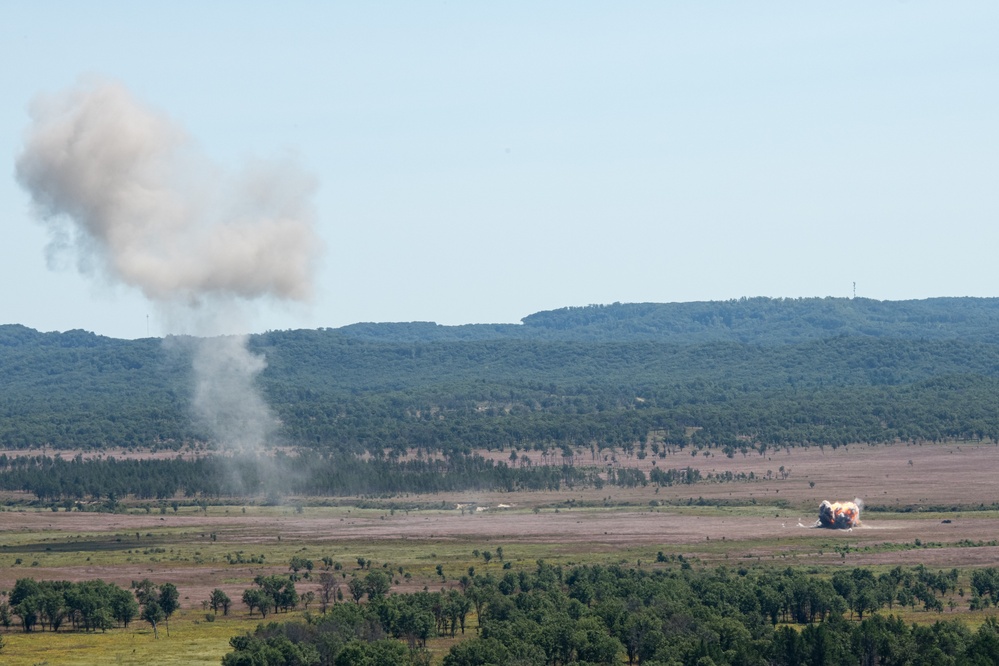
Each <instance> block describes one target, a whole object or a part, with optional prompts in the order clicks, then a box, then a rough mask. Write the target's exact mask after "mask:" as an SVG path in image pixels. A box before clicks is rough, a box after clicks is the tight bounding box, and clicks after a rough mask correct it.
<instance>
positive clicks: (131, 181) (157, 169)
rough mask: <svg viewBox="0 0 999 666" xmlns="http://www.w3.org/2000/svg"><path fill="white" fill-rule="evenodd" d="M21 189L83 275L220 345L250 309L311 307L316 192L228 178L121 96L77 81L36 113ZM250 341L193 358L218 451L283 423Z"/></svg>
mask: <svg viewBox="0 0 999 666" xmlns="http://www.w3.org/2000/svg"><path fill="white" fill-rule="evenodd" d="M30 116H31V124H30V126H29V127H28V130H27V132H26V135H25V141H24V149H23V151H22V152H21V154H20V155H19V156H18V158H17V162H16V167H15V172H16V177H17V180H18V182H19V183H20V184H21V186H22V187H24V189H25V190H27V191H28V193H29V194H30V195H31V199H32V202H33V205H34V208H35V211H36V213H37V215H38V217H39V218H40V219H41V220H43V221H44V222H45V223H46V224H47V226H48V228H49V230H50V231H51V234H52V242H51V244H50V248H49V249H50V252H53V251H59V250H66V249H69V250H70V251H75V255H76V259H77V265H78V267H79V269H80V270H81V271H82V272H85V273H91V274H92V273H97V274H100V275H102V276H103V277H104V278H106V279H107V280H109V281H110V282H112V283H121V284H125V285H128V286H131V287H135V288H138V289H140V290H141V291H142V293H143V294H144V295H145V296H146V297H147V298H149V299H150V300H151V301H152V302H153V303H155V304H156V305H157V306H158V307H159V309H160V311H161V313H162V314H163V315H164V316H165V317H167V318H168V319H174V320H179V319H178V313H179V314H180V316H182V317H183V320H184V321H185V322H187V324H188V325H191V326H192V327H193V329H194V331H193V332H194V333H195V334H197V335H205V336H212V335H215V334H216V333H217V331H218V326H219V324H220V321H221V319H222V318H228V317H231V316H233V315H234V313H235V312H237V311H239V310H240V309H241V307H245V306H247V305H248V304H251V303H253V302H258V301H260V300H268V301H297V302H306V301H308V300H309V298H310V297H311V295H312V291H313V273H314V271H315V268H316V264H317V261H318V258H319V253H320V251H321V243H320V242H319V240H318V238H317V236H316V233H315V231H314V226H315V213H314V210H313V204H312V197H313V195H314V193H315V190H316V186H317V183H316V180H315V178H313V177H312V176H311V175H309V174H307V173H305V172H304V171H303V170H302V169H301V168H299V167H298V166H297V165H296V164H295V163H294V161H293V160H291V159H281V160H275V161H271V162H265V161H257V162H253V163H250V164H248V165H247V166H245V167H244V168H243V169H241V170H239V171H237V172H227V171H225V170H223V169H221V168H219V167H218V166H217V165H215V164H214V163H212V162H211V160H209V159H208V158H207V157H205V156H204V155H203V154H202V153H201V152H200V150H199V149H198V146H197V145H196V144H195V142H194V141H193V140H192V139H191V138H190V137H189V136H188V135H187V133H186V132H185V131H184V130H183V129H181V128H180V127H179V126H178V125H177V124H176V123H174V122H173V121H172V120H170V119H169V118H167V117H166V116H165V115H163V114H162V113H160V112H157V111H155V110H153V109H150V108H148V107H147V106H145V105H144V104H142V103H141V102H139V101H138V100H137V99H135V97H133V95H132V94H131V93H130V92H129V91H128V90H127V89H126V88H125V87H124V86H122V85H121V84H119V83H116V82H113V81H106V80H91V81H86V82H81V83H80V84H79V85H77V86H75V87H74V88H72V89H70V90H68V91H65V92H62V93H60V94H56V95H50V96H39V97H38V98H36V99H35V100H34V101H33V102H32V104H31V106H30ZM265 365H266V364H265V361H264V359H263V358H262V357H259V356H256V355H254V354H252V353H251V352H250V351H249V350H248V349H247V347H246V338H245V337H207V338H205V339H203V340H201V341H200V345H199V346H198V348H197V349H196V350H195V351H194V364H193V367H194V372H195V394H194V412H195V414H196V416H197V417H198V420H199V422H200V423H202V424H203V425H204V426H205V427H207V428H209V429H210V430H211V432H212V433H213V435H214V436H215V437H216V438H217V439H218V440H220V441H223V442H225V443H228V444H231V445H235V446H238V447H243V448H250V449H253V448H255V447H256V446H258V445H259V444H260V443H261V442H262V441H263V440H265V439H266V437H267V436H268V434H269V433H270V432H271V431H272V428H273V425H274V419H273V416H272V415H271V414H270V412H269V410H268V409H267V406H266V404H265V403H264V401H263V399H262V398H261V397H260V396H259V394H258V393H257V392H256V390H255V389H254V387H253V382H254V378H255V377H256V376H257V374H258V373H259V372H260V371H262V370H263V368H264V367H265Z"/></svg>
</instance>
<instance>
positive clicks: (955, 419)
mask: <svg viewBox="0 0 999 666" xmlns="http://www.w3.org/2000/svg"><path fill="white" fill-rule="evenodd" d="M191 342H192V341H191V340H190V339H185V338H167V339H166V340H158V339H144V340H134V341H128V340H116V339H110V338H105V337H101V336H97V335H94V334H91V333H87V332H83V331H69V332H66V333H40V332H37V331H34V330H32V329H28V328H25V327H23V326H18V325H7V326H0V376H2V377H3V378H4V381H3V385H2V387H0V446H3V447H7V448H26V447H37V446H47V447H50V448H54V449H59V448H85V449H101V448H105V447H138V446H144V447H145V446H172V447H179V446H182V445H183V444H186V443H190V442H200V441H204V440H206V439H208V435H207V434H206V433H204V432H201V431H199V430H198V429H197V428H196V427H195V426H194V425H193V420H192V419H191V418H190V413H189V404H190V400H191V393H192V380H191V377H190V370H189V369H190V365H191V364H190V359H191V353H192V351H191V350H192V346H193V345H192V344H191ZM249 346H250V348H251V350H253V351H254V352H255V353H258V354H261V355H263V356H264V357H265V358H266V361H267V367H266V369H265V370H264V371H263V372H262V373H261V374H260V376H259V377H258V378H257V383H258V385H259V387H260V389H261V392H262V393H263V395H264V396H265V398H266V400H267V402H268V403H269V404H270V406H271V408H272V409H273V410H274V412H275V415H276V416H277V418H278V419H279V420H280V423H281V428H280V430H279V432H278V433H277V436H276V437H277V438H276V440H275V443H281V444H290V445H298V446H306V447H311V448H318V449H320V450H324V451H330V452H339V453H346V454H353V453H362V452H365V451H370V452H378V453H379V454H380V452H382V451H384V450H386V449H397V450H399V451H403V450H406V449H409V448H412V447H417V448H424V449H427V450H430V451H439V452H444V453H447V454H466V453H468V452H470V451H471V450H473V449H477V448H499V447H506V446H517V447H520V448H551V447H556V448H557V447H589V446H590V445H593V444H596V445H607V446H632V445H635V444H636V443H637V442H641V441H644V440H645V439H646V438H647V437H649V435H650V433H655V434H656V437H658V438H659V440H660V441H661V442H663V445H664V446H677V447H685V446H696V447H702V446H717V447H720V448H723V449H727V450H729V451H732V450H735V449H740V448H747V447H753V448H758V447H760V446H763V445H767V446H771V445H795V444H810V443H814V444H825V445H833V446H837V445H840V444H846V443H849V442H855V441H866V442H880V441H892V440H896V439H903V440H915V439H920V440H936V439H944V438H975V439H980V438H990V439H999V401H996V400H995V398H994V396H995V395H996V390H997V388H999V299H972V298H943V299H929V300H923V301H903V302H880V301H872V300H865V299H833V298H825V299H760V298H754V299H742V300H737V301H727V302H715V303H676V304H623V305H620V304H615V305H609V306H590V307H584V308H565V309H563V310H555V311H551V312H543V313H537V314H533V315H530V316H528V317H525V318H524V320H523V323H522V324H495V325H467V326H438V325H436V324H428V323H411V324H355V325H352V326H346V327H343V328H341V329H319V330H292V331H272V332H268V333H265V334H261V335H255V336H251V337H250V340H249Z"/></svg>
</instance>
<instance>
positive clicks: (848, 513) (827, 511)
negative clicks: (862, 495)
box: [818, 501, 860, 530]
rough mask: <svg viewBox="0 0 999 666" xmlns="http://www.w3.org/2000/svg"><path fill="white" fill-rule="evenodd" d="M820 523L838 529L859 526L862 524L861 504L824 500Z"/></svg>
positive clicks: (820, 512) (820, 511)
mask: <svg viewBox="0 0 999 666" xmlns="http://www.w3.org/2000/svg"><path fill="white" fill-rule="evenodd" d="M818 524H819V525H820V526H822V527H831V528H833V529H837V530H845V529H850V528H852V527H857V526H858V525H860V506H859V505H858V504H857V503H856V502H828V501H825V502H822V504H820V505H819V522H818Z"/></svg>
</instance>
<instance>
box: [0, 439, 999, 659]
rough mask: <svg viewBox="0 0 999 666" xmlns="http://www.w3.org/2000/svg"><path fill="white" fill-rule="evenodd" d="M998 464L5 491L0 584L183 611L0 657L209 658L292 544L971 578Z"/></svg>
mask: <svg viewBox="0 0 999 666" xmlns="http://www.w3.org/2000/svg"><path fill="white" fill-rule="evenodd" d="M496 455H499V454H496ZM504 457H505V456H504ZM589 458H590V456H589V455H586V456H582V455H581V456H579V460H577V464H601V465H602V464H604V461H603V459H602V457H601V458H598V459H596V460H593V461H591V460H589ZM652 462H653V460H652V458H651V457H649V458H645V459H644V460H638V459H637V457H634V458H626V457H624V456H622V455H620V454H618V456H617V460H616V461H615V462H614V463H613V464H616V465H618V466H636V467H644V468H646V470H648V469H649V468H651V466H652ZM997 462H999V449H997V448H996V447H994V446H988V445H978V444H968V443H961V444H942V445H928V444H927V445H923V446H911V445H910V446H905V445H894V446H879V447H868V446H857V445H853V446H850V447H841V448H839V449H836V450H833V449H830V448H826V449H817V448H812V449H791V450H787V451H783V450H782V451H778V452H772V453H770V454H769V455H768V456H759V455H756V456H752V455H750V456H745V457H744V456H742V455H741V454H739V455H736V456H735V457H733V458H727V457H723V456H716V455H710V456H707V457H705V456H703V455H701V456H698V457H693V456H690V455H689V454H687V455H683V456H681V455H672V456H667V457H666V458H658V459H656V460H655V463H656V465H658V466H661V467H666V468H670V467H683V466H687V465H690V466H693V467H697V468H698V469H700V470H701V471H702V473H703V474H705V475H706V474H707V473H709V472H711V473H713V474H718V473H724V472H733V474H740V473H746V474H748V473H749V472H753V474H754V478H755V479H757V480H754V481H737V482H728V483H699V484H695V485H691V486H674V487H670V488H659V489H657V488H655V487H654V486H651V485H649V486H645V487H636V488H618V487H611V486H605V487H604V488H602V489H599V490H598V489H565V490H561V491H558V492H545V493H524V494H519V493H518V494H510V493H478V494H441V495H432V496H417V495H410V496H403V497H390V498H389V497H386V498H363V499H362V498H337V499H335V500H334V499H324V500H321V501H315V500H309V499H308V498H300V499H299V500H297V501H292V500H289V501H288V502H287V503H286V504H285V505H282V506H260V505H255V504H235V503H234V504H230V505H213V506H209V507H208V508H207V510H202V509H201V508H199V507H197V506H181V507H180V508H179V510H178V511H176V512H175V511H173V510H172V509H171V510H168V511H167V512H166V513H160V511H159V510H158V508H151V507H150V510H148V511H147V507H144V506H141V505H135V506H131V507H130V508H128V510H127V512H126V513H116V514H108V513H91V512H79V511H73V512H65V511H63V510H60V511H58V512H53V511H51V509H50V508H48V507H32V506H31V505H30V503H29V502H28V500H29V499H30V498H24V497H17V496H10V497H8V498H6V499H7V502H6V504H5V505H4V507H3V509H4V510H3V511H0V590H9V589H10V588H11V587H12V586H13V584H14V582H15V581H16V580H17V579H18V578H23V577H30V578H35V579H52V580H85V579H92V578H101V579H103V580H105V581H108V582H114V583H117V584H118V585H121V586H123V587H128V586H129V585H130V583H131V582H132V581H133V580H141V579H143V578H149V579H151V580H153V581H154V582H156V583H163V582H171V583H173V584H175V585H176V586H177V588H178V590H179V591H180V600H181V611H180V612H179V614H178V615H177V616H175V617H174V618H173V619H172V620H171V622H170V635H169V636H167V635H166V631H165V628H163V629H161V632H160V637H159V639H154V638H153V635H152V632H151V629H150V628H149V626H148V625H147V624H145V623H142V622H138V621H136V622H135V623H134V624H133V625H131V626H130V627H129V628H128V629H127V630H125V629H116V630H111V631H108V632H107V633H103V634H81V633H71V632H66V631H60V632H59V633H57V634H53V633H51V632H45V633H42V632H37V633H32V634H27V635H25V634H21V633H19V632H18V631H16V630H15V629H16V628H15V627H12V628H11V629H10V630H7V631H6V632H5V633H4V634H3V636H4V639H5V641H6V644H7V647H6V648H5V650H4V651H3V653H2V655H0V661H2V663H4V664H11V665H20V664H41V663H48V664H95V663H108V664H115V663H122V664H138V663H144V664H201V663H204V664H217V663H219V661H220V659H221V657H222V655H223V654H225V653H226V652H227V650H228V640H229V638H230V637H232V636H234V635H236V634H238V633H240V632H244V631H251V630H252V629H253V627H255V626H256V624H257V622H259V621H260V618H259V615H257V616H254V617H252V618H251V617H249V616H248V613H247V611H246V608H245V607H244V606H243V605H242V604H240V603H239V601H238V600H239V598H240V597H241V595H242V591H243V590H244V589H245V588H247V587H250V586H251V585H252V580H253V578H254V577H255V576H256V575H258V574H271V573H286V572H288V562H289V561H290V560H291V558H292V557H293V556H296V555H298V556H302V557H305V558H308V559H311V560H313V561H314V562H315V563H316V564H317V565H318V564H319V563H320V560H321V559H322V558H323V557H330V558H332V559H333V560H334V561H337V562H339V563H341V564H342V566H343V568H344V570H345V572H346V573H347V575H348V576H349V575H350V574H351V573H353V572H358V571H359V568H358V562H357V560H358V558H363V559H365V560H371V561H372V564H371V565H370V567H371V568H372V569H374V568H380V569H382V570H384V571H387V572H390V573H391V574H392V579H393V582H394V585H393V590H395V591H400V592H408V591H416V590H422V589H424V587H427V588H428V589H431V590H434V589H439V588H440V587H442V586H444V587H448V586H454V585H456V584H457V581H458V579H459V578H460V577H461V575H463V574H466V573H467V571H468V569H469V567H474V568H475V571H476V572H479V573H482V572H486V571H493V572H496V573H499V572H501V571H502V567H503V566H504V564H508V565H509V566H510V567H512V568H513V569H514V570H517V569H520V568H526V567H532V568H533V567H534V566H535V563H536V561H537V560H539V559H544V560H546V561H550V562H555V563H561V564H589V563H623V564H628V565H629V566H642V567H647V568H651V567H659V566H676V565H675V563H673V564H670V563H669V562H667V563H657V562H656V558H657V555H658V553H659V552H663V553H664V555H666V556H675V555H679V554H682V555H683V556H684V558H685V559H687V560H688V561H690V562H692V563H693V565H694V566H697V567H700V566H717V565H720V564H724V565H726V566H730V567H748V568H752V567H772V566H781V567H784V566H798V567H805V568H807V569H809V570H812V571H815V572H817V573H825V572H830V571H833V570H835V569H836V568H838V567H843V566H857V565H863V566H871V567H874V568H876V569H879V570H880V569H885V568H890V567H893V566H896V565H903V566H915V565H917V564H925V565H926V566H928V567H932V568H935V569H936V568H939V569H950V568H952V567H954V568H958V569H960V570H961V571H962V575H961V584H962V585H963V586H964V587H967V580H968V577H969V576H970V570H971V569H972V568H974V567H979V566H996V565H999V545H997V542H996V541H995V540H996V539H999V511H997V510H995V509H994V508H993V506H994V505H995V504H996V503H997V502H999V492H997V491H996V488H995V485H994V482H993V479H994V476H995V472H994V470H996V469H997V464H996V463H997ZM782 467H783V470H782V469H781V468H782ZM768 472H769V474H768ZM854 497H860V498H863V499H864V500H865V501H866V504H867V510H866V511H865V513H864V514H863V515H862V520H863V525H862V526H861V527H859V528H856V529H854V530H852V531H830V530H819V529H812V528H811V527H810V526H811V525H812V523H813V522H814V521H815V517H816V509H817V506H818V504H819V502H820V501H821V500H823V499H830V500H842V499H853V498H854ZM500 505H505V508H500ZM473 507H479V510H476V509H475V508H473ZM499 547H501V548H502V550H503V559H502V561H501V560H500V559H499V558H498V557H493V558H492V560H491V561H490V562H488V563H487V562H486V561H485V558H484V557H483V556H482V555H481V553H482V552H484V551H489V552H490V553H492V554H496V552H497V548H499ZM476 551H478V552H479V553H480V554H479V555H475V552H476ZM438 565H440V566H441V567H442V569H443V572H444V577H443V579H442V578H441V576H439V575H437V572H436V568H437V566H438ZM215 587H220V588H222V589H223V590H225V591H226V593H227V594H228V595H229V596H230V597H231V598H232V599H233V601H234V606H233V609H232V610H231V612H230V616H229V617H225V618H223V617H219V618H218V620H217V621H215V622H208V621H206V619H205V615H206V613H205V610H204V608H203V606H202V603H203V601H205V600H206V599H207V598H208V596H209V593H210V591H211V590H212V589H213V588H215ZM297 587H298V591H299V593H300V594H302V593H304V592H307V591H309V590H315V589H316V587H317V585H316V584H315V582H313V581H310V580H302V581H300V582H299V583H297ZM953 600H954V602H955V607H954V609H953V610H951V609H949V608H948V610H946V611H945V615H947V616H952V615H958V614H960V615H962V616H964V617H966V618H967V619H968V620H969V621H970V622H971V623H972V624H976V623H978V622H981V621H982V619H983V618H984V617H985V615H986V614H987V613H988V611H986V612H976V613H974V614H972V613H970V612H969V611H968V610H967V599H966V598H961V597H959V596H955V597H954V599H953ZM945 603H946V602H945ZM312 610H313V611H314V610H315V608H313V609H312ZM992 612H994V611H992ZM903 613H904V617H906V619H908V620H911V621H932V620H935V619H937V618H938V615H937V614H936V613H927V612H924V611H919V610H915V611H913V610H904V611H903ZM274 617H275V616H270V617H269V618H268V619H272V618H274ZM277 617H278V619H285V618H286V617H287V616H286V615H284V614H282V615H280V616H277ZM473 626H474V624H473ZM450 644H451V643H450V641H446V640H442V639H439V640H436V641H434V642H432V644H431V646H430V647H431V649H432V650H433V651H434V653H435V654H438V655H440V654H443V653H444V652H446V650H447V648H448V647H449V646H450Z"/></svg>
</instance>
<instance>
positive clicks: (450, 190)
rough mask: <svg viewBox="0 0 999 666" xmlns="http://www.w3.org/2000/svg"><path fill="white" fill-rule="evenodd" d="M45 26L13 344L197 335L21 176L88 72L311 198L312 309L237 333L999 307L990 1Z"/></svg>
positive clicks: (20, 201) (0, 26) (127, 20)
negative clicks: (84, 261) (301, 178)
mask: <svg viewBox="0 0 999 666" xmlns="http://www.w3.org/2000/svg"><path fill="white" fill-rule="evenodd" d="M52 10H53V7H51V6H49V5H47V4H46V3H22V2H14V3H5V4H4V5H3V6H2V7H0V81H2V82H3V83H2V85H3V88H2V89H3V92H4V99H5V101H6V102H7V103H6V104H5V105H3V106H2V108H0V153H2V154H3V155H4V156H6V157H5V159H6V160H7V164H8V168H7V174H8V175H7V177H6V178H0V219H2V220H3V225H4V226H3V242H2V243H0V279H2V280H3V283H4V285H5V288H4V289H2V290H0V323H19V324H23V325H26V326H30V327H32V328H36V329H38V330H43V331H48V330H68V329H85V330H91V331H94V332H96V333H99V334H102V335H108V336H111V337H118V338H138V337H145V336H146V335H147V315H149V316H150V323H149V329H148V334H149V335H163V334H170V333H181V332H185V331H184V330H183V328H184V327H183V324H182V323H177V322H172V321H168V319H167V318H165V317H163V316H161V315H159V314H158V313H157V312H156V309H155V308H154V307H153V305H152V304H151V303H150V302H149V301H147V300H146V298H145V297H144V296H143V295H142V292H141V291H140V290H139V289H137V288H135V287H130V286H128V285H125V284H112V283H111V282H109V281H107V280H103V279H98V280H96V281H95V280H94V274H93V273H92V272H91V273H90V274H86V273H84V272H81V271H80V270H78V268H79V264H78V262H79V257H78V256H76V255H74V254H73V253H72V252H68V251H66V247H65V245H64V244H60V242H59V239H58V238H53V237H52V236H51V234H50V233H49V232H48V231H47V230H46V227H45V226H44V224H43V223H40V222H39V221H38V220H37V219H36V217H35V216H34V215H33V212H32V209H31V206H30V197H29V195H28V193H27V192H26V191H25V190H24V189H22V188H21V187H20V186H19V185H18V183H17V180H16V178H15V175H14V163H15V160H16V158H17V156H18V155H20V154H21V153H22V151H23V150H24V147H25V144H26V140H27V132H28V128H29V126H30V124H31V118H30V115H29V110H30V108H31V105H32V104H34V103H35V102H34V100H36V99H38V96H39V95H43V96H52V95H58V94H61V93H62V92H63V91H66V90H69V89H71V88H73V87H74V86H76V85H77V84H78V83H79V82H80V81H81V80H86V79H87V78H89V77H100V78H102V79H106V80H109V81H114V82H116V83H119V84H120V85H122V86H124V87H125V88H127V89H128V90H129V91H130V93H131V94H132V95H134V97H135V98H136V99H137V100H138V101H139V102H140V103H141V104H143V105H145V106H147V107H149V108H151V109H154V110H156V112H158V113H161V114H162V115H163V116H164V117H168V118H170V119H171V120H172V121H173V122H175V123H176V125H177V126H179V127H181V128H183V130H184V131H185V132H186V134H187V135H188V136H189V137H191V139H192V141H193V142H194V143H195V144H196V145H197V148H198V150H199V151H200V152H202V153H204V154H205V155H206V156H207V158H208V159H210V160H211V161H212V162H213V163H216V164H219V165H221V166H222V167H223V168H225V169H228V170H230V171H234V172H240V171H242V170H244V169H245V167H246V165H247V164H252V163H255V162H256V161H258V160H259V159H260V158H264V159H270V158H271V156H274V155H277V156H284V157H285V158H287V160H288V161H289V162H293V163H295V164H297V165H301V168H302V170H303V171H305V172H307V173H309V174H312V175H314V177H315V181H316V183H317V189H316V191H315V196H314V208H315V233H316V236H317V242H318V243H321V244H322V245H323V246H325V248H326V252H325V255H324V257H323V259H322V260H321V263H320V264H318V265H317V268H316V270H315V273H316V275H315V289H314V294H313V297H312V300H311V303H309V304H305V305H303V304H299V303H297V302H296V303H291V304H287V303H278V302H273V301H272V302H267V303H263V304H262V305H261V306H260V307H258V308H257V309H256V310H255V311H254V312H253V313H252V314H250V315H249V316H248V318H247V319H246V320H245V321H242V322H239V323H238V324H237V325H238V326H240V327H243V328H245V329H247V330H246V332H259V331H263V330H268V329H271V330H276V329H286V328H318V327H339V326H343V325H347V324H351V323H356V322H369V321H370V322H391V321H434V322H437V323H439V324H445V325H450V324H466V323H516V322H518V321H519V320H520V319H521V318H522V317H524V316H527V315H528V314H531V313H534V312H538V311H542V310H551V309H558V308H562V307H567V306H582V305H587V304H591V303H603V304H609V303H614V302H687V301H708V300H727V299H731V298H739V297H742V296H747V297H752V296H768V297H813V296H817V297H823V296H842V297H849V296H851V295H852V293H853V292H852V289H853V283H854V282H856V285H857V296H860V297H867V298H874V299H878V300H909V299H922V298H928V297H938V296H982V297H985V296H996V295H999V278H997V277H996V276H995V274H994V271H993V270H992V255H993V252H992V248H993V247H994V246H995V245H996V244H997V241H999V225H997V224H996V221H997V220H999V193H997V189H996V187H995V183H996V180H997V177H999V125H997V123H995V121H994V119H995V118H996V117H999V41H997V40H995V39H994V35H995V34H996V33H997V32H999V6H996V5H994V4H992V3H987V2H968V3H961V4H960V5H953V4H949V5H942V4H938V3H930V2H928V1H925V2H924V1H913V2H905V3H892V4H885V5H876V6H871V5H869V4H865V3H860V2H847V3H839V4H837V5H835V6H828V5H822V6H819V5H800V4H796V3H790V2H775V3H767V4H765V5H752V6H749V5H745V4H742V3H722V4H715V5H711V6H710V7H709V6H706V5H694V6H684V5H676V4H661V5H639V4H626V5H619V4H616V5H610V4H602V3H567V2H558V3H551V4H546V5H544V6H535V5H533V4H531V3H509V4H504V5H502V6H500V5H485V6H471V5H458V6H452V5H443V4H433V5H431V4H426V5H412V4H408V3H388V4H380V5H378V6H377V7H368V6H363V5H356V6H314V5H312V4H310V3H304V2H298V3H290V4H288V5H287V6H283V7H282V8H281V9H280V10H277V9H273V8H270V7H267V6H264V5H252V4H251V5H247V6H244V7H241V8H240V10H239V11H238V12H236V13H234V12H233V11H231V10H230V9H229V8H227V7H223V6H221V5H220V6H209V7H198V8H190V9H187V8H184V9H178V8H177V6H176V5H174V4H167V3H163V2H151V3H145V4H143V5H142V6H141V7H140V6H134V7H133V6H129V5H125V4H120V3H115V2H96V3H88V5H87V6H86V7H84V6H82V5H81V6H75V5H71V4H70V5H59V6H58V11H52ZM299 268H300V267H299ZM233 332H236V331H233Z"/></svg>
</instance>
